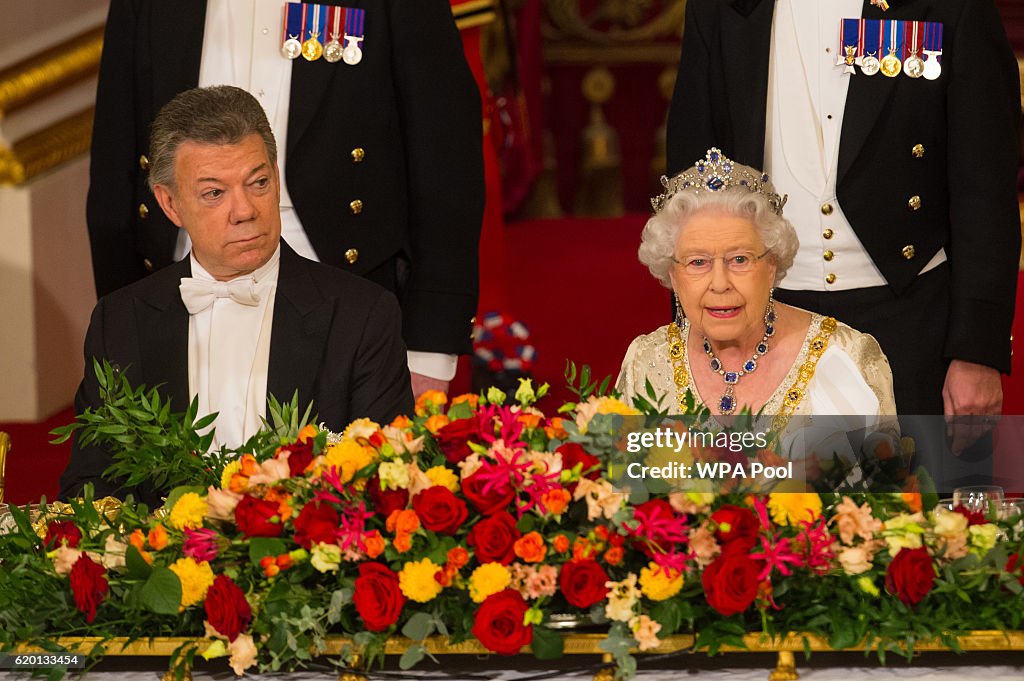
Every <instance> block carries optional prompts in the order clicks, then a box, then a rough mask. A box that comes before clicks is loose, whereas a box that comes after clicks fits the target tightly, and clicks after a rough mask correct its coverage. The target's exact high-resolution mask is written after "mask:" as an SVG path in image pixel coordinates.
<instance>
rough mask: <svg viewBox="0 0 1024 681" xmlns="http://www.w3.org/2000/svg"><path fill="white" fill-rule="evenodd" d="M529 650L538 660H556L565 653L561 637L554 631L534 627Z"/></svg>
mask: <svg viewBox="0 0 1024 681" xmlns="http://www.w3.org/2000/svg"><path fill="white" fill-rule="evenodd" d="M530 649H531V650H532V651H533V656H534V657H536V658H537V659H538V660H556V659H558V658H560V657H562V655H563V653H564V652H565V643H564V641H563V639H562V635H561V634H560V633H558V632H557V631H555V630H554V629H548V628H547V627H538V626H535V627H534V628H533V643H531V644H530Z"/></svg>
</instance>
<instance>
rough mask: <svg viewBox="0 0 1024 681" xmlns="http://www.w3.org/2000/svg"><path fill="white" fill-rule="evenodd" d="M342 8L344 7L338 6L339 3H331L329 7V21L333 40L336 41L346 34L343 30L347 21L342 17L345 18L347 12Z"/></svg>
mask: <svg viewBox="0 0 1024 681" xmlns="http://www.w3.org/2000/svg"><path fill="white" fill-rule="evenodd" d="M342 9H343V8H341V7H338V6H337V5H331V6H329V7H328V8H327V11H328V15H327V16H328V19H327V23H328V25H330V27H331V40H332V41H335V42H337V41H338V40H339V39H340V38H341V36H343V35H344V33H343V31H344V30H345V22H344V21H342V19H343V18H344V16H345V13H344V12H342V11H341V10H342Z"/></svg>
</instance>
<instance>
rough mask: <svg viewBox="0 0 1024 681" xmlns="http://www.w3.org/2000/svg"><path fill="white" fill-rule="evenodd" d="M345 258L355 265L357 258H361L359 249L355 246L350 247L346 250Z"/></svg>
mask: <svg viewBox="0 0 1024 681" xmlns="http://www.w3.org/2000/svg"><path fill="white" fill-rule="evenodd" d="M345 260H348V264H349V265H355V264H356V260H359V251H358V250H356V249H355V248H350V249H348V250H347V251H345Z"/></svg>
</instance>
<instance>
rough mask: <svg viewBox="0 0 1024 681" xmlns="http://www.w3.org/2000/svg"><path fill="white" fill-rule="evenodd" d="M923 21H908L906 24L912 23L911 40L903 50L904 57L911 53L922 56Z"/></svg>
mask: <svg viewBox="0 0 1024 681" xmlns="http://www.w3.org/2000/svg"><path fill="white" fill-rule="evenodd" d="M923 23H924V22H923V21H906V22H904V24H910V41H909V42H907V44H906V46H905V48H904V50H903V52H904V59H906V58H907V57H909V56H910V55H912V54H913V55H916V56H918V57H920V56H921V47H922V45H923V43H924V31H922V30H921V25H922V24H923Z"/></svg>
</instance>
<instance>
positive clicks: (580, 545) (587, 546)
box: [572, 537, 597, 560]
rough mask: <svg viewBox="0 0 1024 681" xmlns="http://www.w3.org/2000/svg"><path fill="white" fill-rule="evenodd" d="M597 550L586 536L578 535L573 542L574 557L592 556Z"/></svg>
mask: <svg viewBox="0 0 1024 681" xmlns="http://www.w3.org/2000/svg"><path fill="white" fill-rule="evenodd" d="M595 553H597V550H596V549H595V548H594V546H593V545H592V544H591V543H590V540H589V539H587V538H586V537H576V539H575V540H574V541H573V543H572V559H573V560H585V559H587V558H591V557H592V556H593V555H594V554H595Z"/></svg>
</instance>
